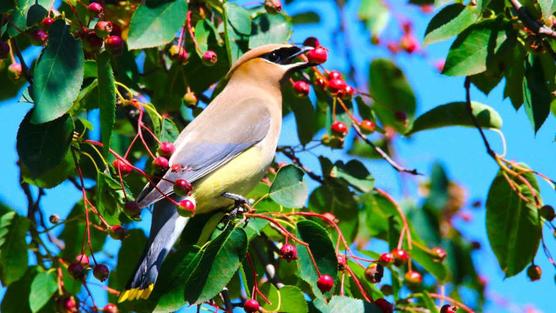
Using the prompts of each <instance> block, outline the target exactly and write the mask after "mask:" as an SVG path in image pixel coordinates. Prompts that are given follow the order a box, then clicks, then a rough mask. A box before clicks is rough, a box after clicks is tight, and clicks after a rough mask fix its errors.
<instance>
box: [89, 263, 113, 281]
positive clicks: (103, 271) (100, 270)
mask: <svg viewBox="0 0 556 313" xmlns="http://www.w3.org/2000/svg"><path fill="white" fill-rule="evenodd" d="M93 275H94V276H95V277H96V279H98V280H100V281H105V280H107V279H108V276H109V275H110V270H109V269H108V266H106V265H104V264H97V265H95V267H94V268H93Z"/></svg>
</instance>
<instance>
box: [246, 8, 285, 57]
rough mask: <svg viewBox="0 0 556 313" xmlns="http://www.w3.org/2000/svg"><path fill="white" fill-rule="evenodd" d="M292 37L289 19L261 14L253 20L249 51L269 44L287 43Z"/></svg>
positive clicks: (279, 15)
mask: <svg viewBox="0 0 556 313" xmlns="http://www.w3.org/2000/svg"><path fill="white" fill-rule="evenodd" d="M291 35H292V29H291V24H290V21H289V19H288V18H287V17H286V16H284V15H282V14H272V15H271V14H261V15H259V16H257V17H256V18H255V19H253V30H252V34H251V36H250V37H249V49H253V48H256V47H259V46H262V45H266V44H269V43H286V42H288V40H289V39H290V37H291Z"/></svg>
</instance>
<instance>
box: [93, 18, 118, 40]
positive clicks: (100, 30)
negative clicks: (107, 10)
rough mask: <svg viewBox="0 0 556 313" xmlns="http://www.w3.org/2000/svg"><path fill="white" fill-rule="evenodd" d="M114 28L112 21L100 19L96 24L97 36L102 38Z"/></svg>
mask: <svg viewBox="0 0 556 313" xmlns="http://www.w3.org/2000/svg"><path fill="white" fill-rule="evenodd" d="M113 29H114V26H113V24H112V22H110V21H98V22H97V24H96V25H95V32H96V34H97V36H98V37H100V38H104V37H106V36H108V35H109V34H110V33H111V32H112V30H113Z"/></svg>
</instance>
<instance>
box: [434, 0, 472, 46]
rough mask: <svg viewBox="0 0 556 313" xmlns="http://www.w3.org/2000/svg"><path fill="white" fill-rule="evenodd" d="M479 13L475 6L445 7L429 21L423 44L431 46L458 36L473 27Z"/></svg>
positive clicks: (456, 4)
mask: <svg viewBox="0 0 556 313" xmlns="http://www.w3.org/2000/svg"><path fill="white" fill-rule="evenodd" d="M480 13H481V12H480V10H479V8H478V6H477V5H467V6H466V5H463V4H461V3H453V4H449V5H447V6H445V7H444V8H442V10H440V11H439V12H438V13H436V15H435V16H434V17H433V18H432V19H431V21H430V23H429V25H428V26H427V30H426V31H425V39H424V41H423V43H424V44H431V43H434V42H438V41H442V40H446V39H449V38H450V37H452V36H455V35H458V34H459V33H461V32H463V30H465V29H466V28H467V27H469V26H471V25H473V23H474V22H475V21H476V20H477V19H478V18H479V16H480Z"/></svg>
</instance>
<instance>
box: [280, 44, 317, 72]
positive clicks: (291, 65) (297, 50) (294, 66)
mask: <svg viewBox="0 0 556 313" xmlns="http://www.w3.org/2000/svg"><path fill="white" fill-rule="evenodd" d="M313 49H314V48H313V47H307V46H302V47H297V46H293V47H292V53H291V54H290V55H289V56H288V57H287V59H286V60H284V61H285V62H283V65H285V66H286V67H288V71H291V70H300V69H304V68H307V67H310V66H313V65H314V64H311V63H309V61H307V60H305V61H299V62H294V61H295V60H296V59H297V57H299V56H300V55H302V54H304V53H306V52H307V51H310V50H313Z"/></svg>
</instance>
